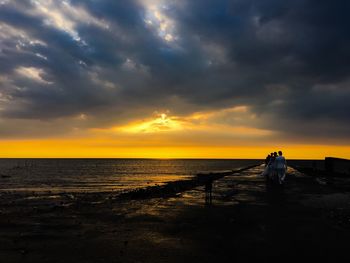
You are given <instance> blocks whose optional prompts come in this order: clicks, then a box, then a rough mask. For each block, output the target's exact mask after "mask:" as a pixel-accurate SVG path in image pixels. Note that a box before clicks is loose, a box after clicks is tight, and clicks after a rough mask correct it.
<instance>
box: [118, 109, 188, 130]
mask: <svg viewBox="0 0 350 263" xmlns="http://www.w3.org/2000/svg"><path fill="white" fill-rule="evenodd" d="M181 129H183V123H182V122H181V121H180V120H179V119H178V118H177V117H169V116H168V115H167V114H165V113H161V114H158V115H157V116H156V118H155V119H150V120H145V121H137V122H134V123H130V124H128V125H127V126H122V127H116V128H114V130H115V131H122V132H129V133H154V132H163V131H178V130H181Z"/></svg>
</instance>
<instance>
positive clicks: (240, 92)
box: [0, 0, 350, 159]
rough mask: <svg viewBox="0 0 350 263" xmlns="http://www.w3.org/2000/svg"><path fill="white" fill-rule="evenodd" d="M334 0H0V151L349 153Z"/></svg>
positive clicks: (345, 67) (342, 41)
mask: <svg viewBox="0 0 350 263" xmlns="http://www.w3.org/2000/svg"><path fill="white" fill-rule="evenodd" d="M349 11H350V3H349V1H346V0H337V1H329V0H284V1H280V0H231V1H228V0H120V1H115V0H70V1H69V0H65V1H59V0H55V1H52V0H0V149H1V150H0V157H128V158H129V157H130V158H132V157H149V158H264V157H265V156H266V154H267V153H269V152H271V151H277V150H283V151H284V153H285V155H286V156H287V157H288V158H300V159H301V158H308V159H313V158H317V159H322V158H324V157H325V156H336V157H344V158H350V137H349V134H350V114H349V112H350V103H349V101H350V86H349V84H350V63H349V61H350V34H349V26H350V16H349V15H348V13H349Z"/></svg>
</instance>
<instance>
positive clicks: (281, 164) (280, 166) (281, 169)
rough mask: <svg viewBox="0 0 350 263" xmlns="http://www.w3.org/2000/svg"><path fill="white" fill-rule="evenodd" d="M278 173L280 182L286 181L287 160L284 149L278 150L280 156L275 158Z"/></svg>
mask: <svg viewBox="0 0 350 263" xmlns="http://www.w3.org/2000/svg"><path fill="white" fill-rule="evenodd" d="M274 168H275V169H276V173H277V176H278V181H279V183H280V184H282V183H283V182H284V179H285V177H286V171H287V162H286V159H285V158H284V156H283V155H282V151H279V152H278V156H277V157H276V159H275V167H274Z"/></svg>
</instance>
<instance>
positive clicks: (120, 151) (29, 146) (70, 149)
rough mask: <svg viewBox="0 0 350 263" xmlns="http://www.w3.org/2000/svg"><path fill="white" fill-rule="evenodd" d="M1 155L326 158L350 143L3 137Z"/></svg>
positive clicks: (344, 152)
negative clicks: (138, 142) (276, 154)
mask: <svg viewBox="0 0 350 263" xmlns="http://www.w3.org/2000/svg"><path fill="white" fill-rule="evenodd" d="M0 147H1V148H2V149H6V151H4V150H3V151H1V153H0V158H159V159H163V158H165V159H169V158H191V159H192V158H204V159H207V158H208V159H210V158H212V159H263V158H265V156H266V155H267V153H269V152H271V151H276V150H282V151H283V152H284V155H285V156H286V158H288V159H324V158H325V157H326V156H333V157H340V158H347V159H350V146H332V145H285V146H278V145H276V146H272V145H271V146H256V147H254V146H225V147H224V146H220V147H212V146H195V145H193V146H141V147H137V146H131V147H128V146H125V145H122V144H120V145H118V144H117V143H111V144H110V145H109V141H104V140H97V141H92V140H88V139H76V140H73V139H58V140H53V139H51V140H12V141H0Z"/></svg>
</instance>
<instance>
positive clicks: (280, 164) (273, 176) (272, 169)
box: [263, 151, 287, 184]
mask: <svg viewBox="0 0 350 263" xmlns="http://www.w3.org/2000/svg"><path fill="white" fill-rule="evenodd" d="M286 171H287V162H286V159H285V158H284V156H283V154H282V151H279V152H278V155H277V152H273V153H270V154H269V155H267V157H266V159H265V170H264V173H263V175H265V176H266V178H267V179H268V180H271V181H278V183H279V184H283V183H284V180H285V178H286Z"/></svg>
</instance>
